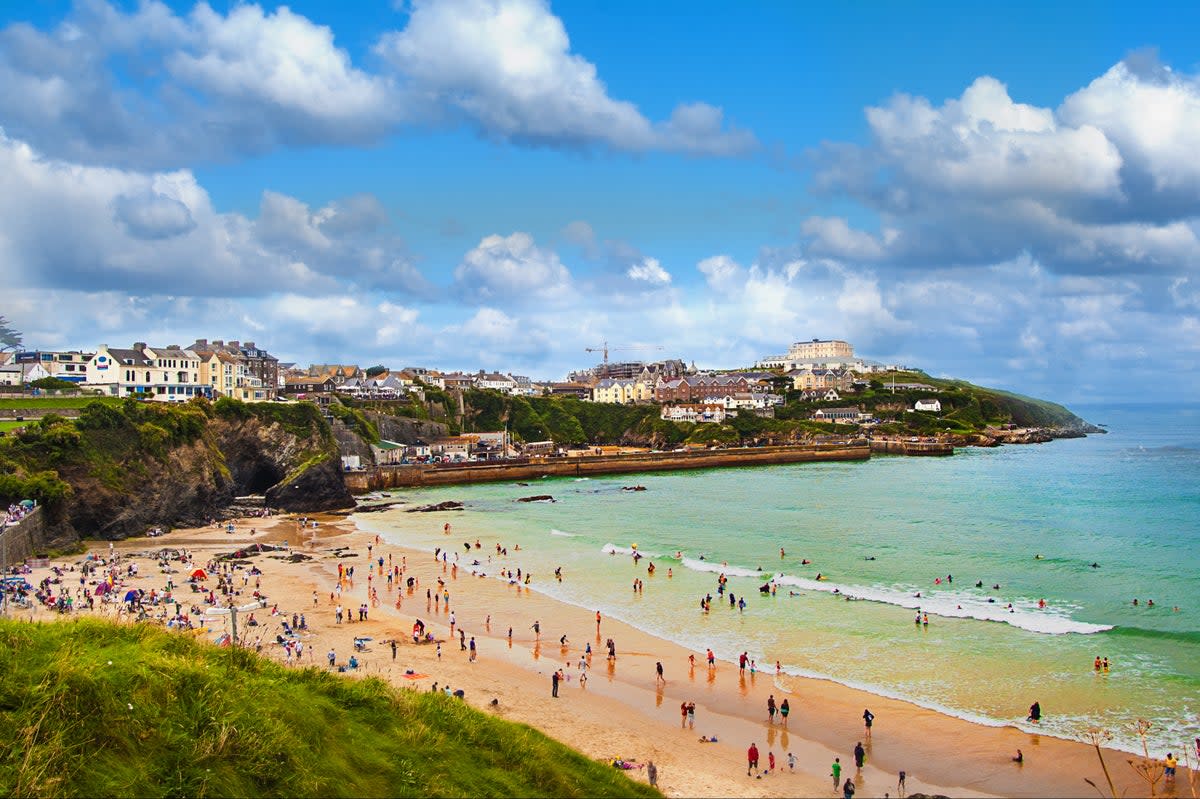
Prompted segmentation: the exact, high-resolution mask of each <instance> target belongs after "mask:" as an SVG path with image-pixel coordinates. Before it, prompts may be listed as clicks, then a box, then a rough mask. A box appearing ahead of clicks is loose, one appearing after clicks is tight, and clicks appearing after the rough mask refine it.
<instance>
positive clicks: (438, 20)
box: [376, 0, 758, 156]
mask: <svg viewBox="0 0 1200 799" xmlns="http://www.w3.org/2000/svg"><path fill="white" fill-rule="evenodd" d="M376 52H377V53H378V54H379V55H380V56H382V57H383V58H384V59H386V60H387V61H388V63H390V64H391V65H392V66H393V67H394V68H395V69H396V70H397V73H398V75H400V76H401V81H402V83H403V85H404V87H405V96H406V97H409V98H418V99H415V100H411V102H412V103H413V104H414V105H423V106H425V107H428V108H430V109H434V110H438V109H445V110H448V111H451V112H454V113H457V114H458V115H461V116H462V117H463V118H465V119H468V120H470V121H471V122H472V123H474V124H475V125H476V126H477V127H478V128H479V130H480V131H481V132H483V133H484V134H485V135H487V136H490V137H495V138H502V139H509V140H512V141H517V142H524V143H529V144H535V145H550V146H567V147H590V146H593V145H602V146H607V147H610V148H612V149H615V150H630V151H644V150H651V149H665V150H676V151H682V152H687V153H692V154H696V155H721V156H728V155H741V154H744V153H747V152H750V151H751V150H753V149H755V148H756V147H757V144H758V143H757V140H756V139H755V138H754V136H753V134H751V133H750V132H749V131H744V130H737V129H733V128H727V127H726V126H725V125H724V115H723V112H722V111H721V109H719V108H715V107H713V106H710V105H707V104H705V103H690V104H683V105H680V106H679V107H677V108H676V109H675V111H674V112H673V113H672V115H671V118H670V119H669V120H668V121H666V122H664V123H661V124H660V125H657V126H656V125H654V124H653V123H651V122H650V121H649V120H648V119H646V118H645V117H644V116H643V115H642V114H641V112H640V111H638V109H637V107H636V106H635V105H634V104H633V103H631V102H628V101H626V100H618V99H615V98H613V97H611V96H609V93H608V89H607V87H606V86H605V85H604V82H603V81H602V80H600V78H599V76H598V75H597V70H596V66H595V65H594V64H592V63H591V62H590V61H588V60H586V59H585V58H583V57H582V56H580V55H577V54H575V53H572V52H571V42H570V39H569V37H568V36H567V31H566V28H565V27H564V26H563V24H562V20H560V19H559V18H558V17H556V16H555V15H554V14H553V13H552V12H551V11H550V8H549V6H548V5H547V4H546V3H545V2H544V0H438V1H437V2H433V1H432V0H419V1H418V2H416V3H415V4H414V8H413V11H412V14H411V16H410V17H409V21H408V24H407V25H406V26H405V28H404V29H403V30H401V31H396V32H392V33H388V34H385V35H384V36H383V37H381V39H380V41H379V44H378V45H377V47H376Z"/></svg>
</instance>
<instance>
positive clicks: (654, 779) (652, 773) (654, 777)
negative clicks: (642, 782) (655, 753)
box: [646, 760, 658, 788]
mask: <svg viewBox="0 0 1200 799" xmlns="http://www.w3.org/2000/svg"><path fill="white" fill-rule="evenodd" d="M646 779H647V780H649V781H650V787H651V788H657V787H658V766H656V765H654V761H653V760H650V761H648V762H647V763H646Z"/></svg>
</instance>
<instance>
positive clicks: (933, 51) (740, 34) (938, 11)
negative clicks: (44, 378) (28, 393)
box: [0, 0, 1200, 402]
mask: <svg viewBox="0 0 1200 799" xmlns="http://www.w3.org/2000/svg"><path fill="white" fill-rule="evenodd" d="M1196 30H1200V7H1198V6H1196V5H1195V4H1172V5H1153V4H1151V5H1146V4H1138V5H1136V6H1135V5H1133V4H1119V5H1118V4H1087V5H1084V4H1050V5H1049V6H1048V7H1047V6H1045V4H1033V3H1017V4H1007V5H1005V6H1003V7H1001V6H996V5H995V4H983V3H962V2H958V3H923V4H908V3H898V2H897V3H863V4H854V5H852V4H797V3H768V4H750V3H746V4H737V5H734V6H729V5H725V4H723V5H718V4H716V3H694V2H692V3H682V2H658V3H654V4H645V3H632V2H612V1H609V2H590V1H589V2H584V1H583V0H579V1H577V2H572V3H569V4H565V3H558V4H550V3H545V2H537V1H536V0H439V1H437V2H413V3H397V4H392V3H386V2H381V3H370V2H366V1H365V0H364V2H356V3H342V4H329V3H322V2H297V3H292V4H290V5H288V6H277V5H271V4H264V5H252V4H231V3H223V2H214V3H212V4H210V5H204V4H201V5H195V4H191V3H170V4H165V5H164V4H159V3H120V2H118V3H108V2H103V1H102V0H84V1H82V2H74V3H68V2H42V3H38V4H32V5H21V4H7V5H3V6H0V85H4V86H6V87H7V88H6V90H5V91H4V92H3V93H0V280H3V282H4V285H5V286H6V287H7V288H6V290H5V292H4V294H3V298H2V299H0V314H3V315H4V316H6V317H8V318H9V319H10V320H11V321H12V322H13V324H14V325H15V326H16V327H17V328H18V329H20V330H22V331H23V332H24V333H25V339H26V343H27V344H29V345H33V346H41V347H44V348H57V347H64V348H66V347H71V348H88V347H94V346H96V345H98V344H101V343H108V344H113V345H118V344H121V345H127V344H128V343H129V342H131V341H133V340H150V341H154V342H158V343H161V344H166V343H183V344H186V343H189V342H190V341H191V340H192V339H193V338H195V337H207V338H227V339H229V338H238V339H243V340H245V339H253V340H255V341H256V342H257V343H258V344H260V345H261V346H265V347H267V348H269V349H270V350H271V351H272V352H275V353H276V354H278V355H279V356H280V357H281V358H283V359H285V360H298V361H301V362H305V363H307V362H310V361H318V362H320V361H329V360H342V361H357V362H360V363H363V364H364V365H366V364H373V363H380V362H382V363H385V364H390V365H395V366H399V365H406V364H423V365H430V366H440V367H444V368H463V369H477V368H488V369H503V370H511V371H516V372H520V373H524V374H529V375H532V376H534V377H561V376H562V375H563V374H565V372H566V371H568V370H569V369H572V368H577V367H581V366H586V365H589V364H590V363H591V362H592V358H591V356H590V355H589V354H588V353H585V352H584V351H583V348H584V347H586V346H594V345H597V344H599V343H600V342H603V341H605V340H607V341H609V342H610V344H611V345H613V346H618V345H622V344H625V345H658V346H662V347H663V348H664V349H663V350H662V354H663V355H665V356H670V357H681V358H684V359H686V360H689V361H695V362H696V363H697V364H698V365H701V366H711V367H733V366H740V365H749V364H751V363H752V362H753V361H754V360H755V359H756V358H758V357H760V356H763V355H767V354H772V353H776V352H782V351H784V350H785V349H786V347H787V345H788V343H790V342H791V341H793V340H797V339H804V338H811V337H816V336H819V337H823V338H829V337H836V338H845V339H847V340H850V341H851V342H852V343H854V344H855V346H856V347H857V349H858V351H859V352H860V353H861V354H863V355H866V356H868V357H874V358H877V359H879V360H883V361H886V362H899V363H905V364H909V365H913V366H917V367H921V368H924V369H926V370H927V371H929V372H930V373H931V374H935V375H951V376H955V377H963V378H966V379H970V380H974V381H977V382H981V383H984V384H988V385H995V386H1001V387H1006V388H1011V389H1016V390H1021V391H1025V392H1028V393H1034V394H1038V395H1041V396H1047V397H1050V398H1053V399H1058V400H1061V401H1066V402H1070V401H1073V400H1074V401H1083V400H1094V399H1096V398H1111V399H1114V400H1118V399H1120V400H1128V399H1137V398H1139V397H1142V396H1144V391H1145V386H1146V385H1148V384H1151V383H1152V384H1153V385H1154V386H1155V387H1156V390H1162V389H1165V390H1168V391H1173V392H1186V391H1187V390H1188V389H1189V388H1193V387H1194V386H1195V385H1196V369H1195V361H1196V355H1197V353H1198V351H1200V274H1197V271H1198V268H1197V264H1200V165H1198V164H1200V161H1198V159H1197V158H1196V157H1195V153H1197V152H1200V80H1198V77H1197V76H1198V74H1200V64H1198V58H1200V55H1197V51H1196V49H1195V45H1194V35H1192V33H1193V32H1194V31H1196Z"/></svg>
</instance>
